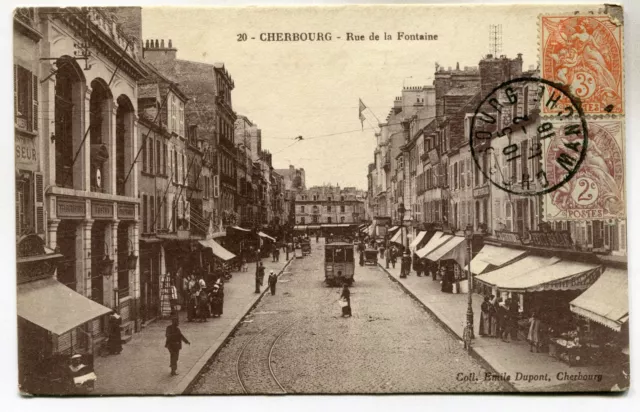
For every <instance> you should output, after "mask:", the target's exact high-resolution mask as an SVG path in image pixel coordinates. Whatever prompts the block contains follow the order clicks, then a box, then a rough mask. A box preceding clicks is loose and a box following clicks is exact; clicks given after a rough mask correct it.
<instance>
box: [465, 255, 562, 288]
mask: <svg viewBox="0 0 640 412" xmlns="http://www.w3.org/2000/svg"><path fill="white" fill-rule="evenodd" d="M559 261H560V258H557V257H553V256H552V257H542V256H527V257H525V258H524V259H521V260H518V261H516V262H513V263H512V264H510V265H507V266H504V267H502V268H500V269H496V270H492V271H491V272H487V273H483V274H482V275H479V276H476V279H477V280H478V281H480V282H482V283H485V284H487V285H490V286H497V287H498V288H500V289H502V288H503V287H504V285H505V284H506V283H507V282H509V281H510V280H511V279H514V278H517V277H518V276H522V275H526V274H528V273H531V272H533V271H534V270H536V269H540V268H546V267H548V266H551V265H553V264H555V263H557V262H559Z"/></svg>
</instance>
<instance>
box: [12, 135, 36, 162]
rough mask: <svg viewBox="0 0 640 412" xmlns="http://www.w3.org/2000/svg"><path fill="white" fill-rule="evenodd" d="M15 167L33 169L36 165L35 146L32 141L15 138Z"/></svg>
mask: <svg viewBox="0 0 640 412" xmlns="http://www.w3.org/2000/svg"><path fill="white" fill-rule="evenodd" d="M15 145H16V165H19V166H22V167H24V166H27V167H30V168H35V167H36V166H37V164H38V155H37V151H36V145H35V143H34V141H33V139H30V138H27V137H21V136H16V142H15Z"/></svg>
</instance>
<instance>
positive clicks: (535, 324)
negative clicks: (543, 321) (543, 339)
mask: <svg viewBox="0 0 640 412" xmlns="http://www.w3.org/2000/svg"><path fill="white" fill-rule="evenodd" d="M527 340H528V341H529V345H530V347H529V351H530V352H536V353H537V352H538V351H539V349H540V318H539V317H538V314H537V313H536V312H532V313H531V318H529V334H528V335H527Z"/></svg>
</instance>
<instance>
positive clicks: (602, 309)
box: [569, 268, 629, 332]
mask: <svg viewBox="0 0 640 412" xmlns="http://www.w3.org/2000/svg"><path fill="white" fill-rule="evenodd" d="M569 305H570V307H571V311H572V312H574V313H577V314H578V315H580V316H584V317H585V318H589V319H591V320H593V321H595V322H597V323H600V324H601V325H604V326H607V327H609V328H611V329H613V330H615V331H617V332H620V329H621V327H622V324H623V323H625V322H626V321H627V320H628V319H629V297H628V273H627V271H626V270H622V269H613V268H606V269H605V271H604V273H602V275H600V278H598V280H597V281H596V282H595V283H594V284H593V285H591V287H590V288H589V289H587V290H586V291H585V292H584V293H583V294H582V295H580V296H578V297H577V298H575V299H574V300H573V301H571V303H570V304H569Z"/></svg>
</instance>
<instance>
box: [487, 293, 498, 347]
mask: <svg viewBox="0 0 640 412" xmlns="http://www.w3.org/2000/svg"><path fill="white" fill-rule="evenodd" d="M497 305H498V302H497V299H496V297H495V296H494V295H491V297H490V298H489V336H490V337H492V338H497V337H498V309H497Z"/></svg>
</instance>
